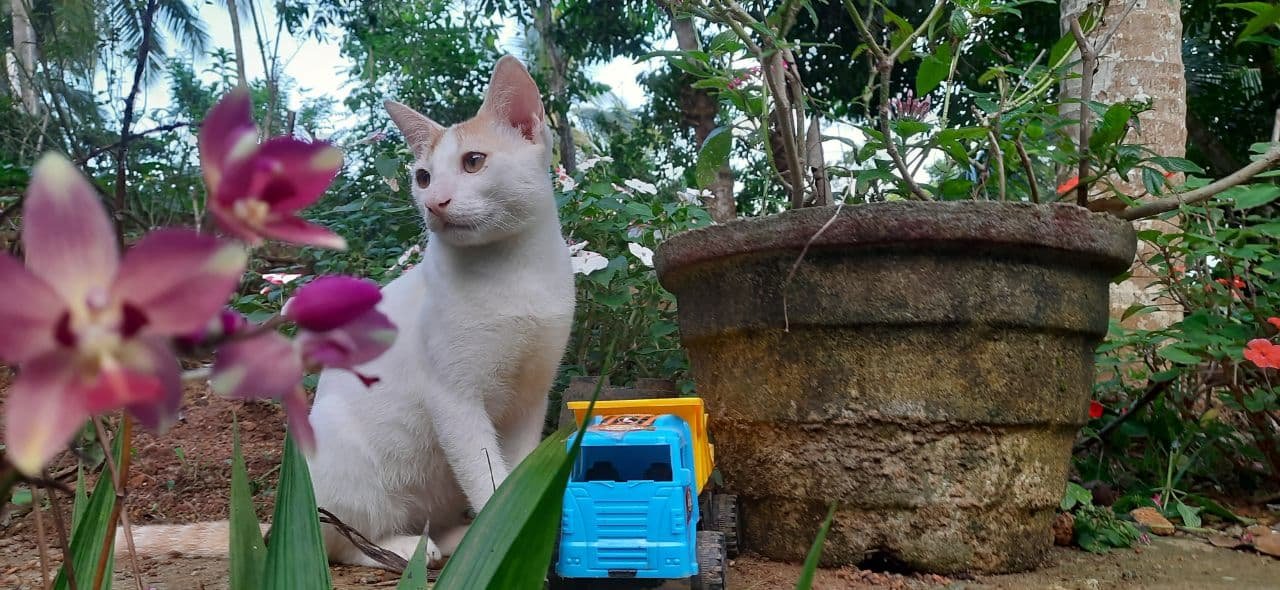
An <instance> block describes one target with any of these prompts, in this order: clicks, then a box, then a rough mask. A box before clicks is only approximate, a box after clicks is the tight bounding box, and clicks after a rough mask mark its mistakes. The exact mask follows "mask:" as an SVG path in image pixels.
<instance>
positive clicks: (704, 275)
mask: <svg viewBox="0 0 1280 590" xmlns="http://www.w3.org/2000/svg"><path fill="white" fill-rule="evenodd" d="M834 213H835V208H834V207H826V208H812V209H801V210H795V211H789V212H786V213H782V214H780V215H774V216H770V217H765V218H759V219H750V220H742V221H736V222H733V223H729V224H725V225H719V226H712V227H707V228H703V229H698V230H694V231H690V232H686V233H684V234H680V235H677V236H674V237H672V238H671V239H669V240H667V241H666V242H665V243H664V244H662V246H661V247H660V248H659V249H658V253H657V270H658V277H659V279H660V280H661V282H662V284H663V285H664V286H665V287H666V288H667V289H669V290H670V291H671V292H673V293H674V294H675V295H676V298H677V300H678V302H679V319H680V331H681V336H682V338H683V341H684V345H685V346H686V347H687V349H688V351H689V355H690V360H691V362H692V365H693V375H694V379H695V381H696V382H697V386H698V391H699V393H700V395H702V396H703V397H704V398H706V399H707V403H708V409H709V412H710V414H711V416H712V423H711V428H712V436H713V438H714V440H715V444H716V463H717V466H718V467H719V469H720V470H721V472H722V474H723V476H724V483H725V485H726V487H728V488H729V489H731V490H732V491H734V492H736V493H738V494H739V496H740V498H741V501H742V505H743V524H744V527H745V531H744V532H745V544H746V546H747V548H748V549H749V550H754V551H757V552H759V553H761V554H763V555H765V556H767V557H769V558H773V559H780V560H793V561H799V560H803V559H804V557H805V554H806V552H807V551H808V549H809V547H810V544H811V543H812V541H813V538H814V535H815V533H816V532H817V530H818V525H819V523H820V522H821V520H822V518H823V516H824V515H825V513H826V510H827V508H828V506H829V505H830V504H831V503H832V502H834V503H836V505H837V506H838V511H837V513H836V521H835V526H834V527H833V528H832V530H831V534H830V535H829V536H828V537H827V542H826V549H825V551H824V552H823V562H824V563H825V564H827V565H847V564H858V563H863V562H866V561H867V560H872V559H885V560H887V561H889V562H896V563H899V564H901V565H903V566H906V567H908V568H911V569H916V570H922V571H930V572H939V573H951V572H1005V571H1017V570H1024V569H1029V568H1032V567H1034V566H1036V565H1037V564H1038V563H1039V562H1040V561H1041V559H1042V558H1043V557H1044V556H1045V554H1046V552H1047V551H1048V549H1049V547H1050V545H1051V542H1052V538H1051V532H1050V523H1051V520H1052V518H1053V512H1054V507H1055V506H1057V505H1058V503H1059V500H1060V499H1061V497H1062V493H1063V490H1064V486H1065V484H1066V479H1067V469H1068V464H1069V460H1070V452H1071V445H1072V441H1073V439H1074V438H1075V436H1076V433H1077V430H1078V429H1079V428H1080V426H1082V425H1083V424H1084V423H1085V421H1086V419H1087V414H1088V405H1089V403H1088V400H1089V392H1090V386H1091V384H1092V382H1093V379H1094V348H1095V347H1096V346H1097V345H1098V343H1099V342H1100V341H1101V339H1102V337H1103V336H1104V335H1105V333H1106V329H1107V317H1108V305H1107V292H1108V291H1107V289H1108V284H1109V282H1110V279H1111V278H1112V277H1114V276H1116V275H1118V274H1119V273H1121V272H1123V271H1125V270H1126V269H1128V268H1129V265H1130V263H1131V261H1132V260H1133V256H1134V249H1135V244H1136V240H1135V236H1134V232H1133V230H1132V229H1131V228H1130V226H1129V224H1128V223H1126V222H1123V221H1120V220H1118V219H1115V218H1113V217H1110V216H1106V215H1102V214H1096V213H1090V212H1088V211H1086V210H1084V209H1082V208H1079V207H1075V206H1069V205H1053V206H1039V205H1029V204H1015V203H997V202H956V203H915V202H912V203H906V202H899V203H878V204H869V205H857V206H846V207H845V208H844V209H843V210H842V211H841V212H840V214H839V215H838V216H837V217H836V219H835V220H834V221H833V222H832V223H831V225H830V226H829V227H828V228H827V229H826V231H825V232H823V233H822V234H821V235H820V236H819V237H817V238H816V239H813V243H812V245H811V247H810V249H809V251H808V253H807V254H806V255H805V257H804V260H803V262H801V263H800V265H799V267H798V269H797V270H796V273H795V276H794V278H793V280H792V281H791V283H790V284H789V285H787V284H785V280H786V277H787V273H788V272H789V270H790V269H791V267H792V265H793V264H794V263H795V261H796V259H797V257H798V255H799V254H800V251H801V249H802V248H803V247H804V245H805V243H806V242H808V241H809V240H810V239H812V238H813V236H814V235H815V234H816V233H817V232H818V230H819V228H821V227H822V226H823V224H825V223H827V221H828V220H830V219H831V218H832V216H833V214H834ZM784 291H785V293H786V306H785V309H784V299H783V294H784Z"/></svg>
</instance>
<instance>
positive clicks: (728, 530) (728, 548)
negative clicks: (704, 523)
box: [709, 494, 742, 559]
mask: <svg viewBox="0 0 1280 590" xmlns="http://www.w3.org/2000/svg"><path fill="white" fill-rule="evenodd" d="M741 520H742V519H741V518H740V512H739V511H738V496H737V495H735V494H714V495H712V496H711V526H710V527H709V528H710V529H711V530H713V531H720V532H722V533H724V546H725V555H728V556H729V559H733V558H736V557H737V556H738V553H739V552H740V551H741V550H742V529H741V528H740V526H739V524H738V523H739V522H740V521H741Z"/></svg>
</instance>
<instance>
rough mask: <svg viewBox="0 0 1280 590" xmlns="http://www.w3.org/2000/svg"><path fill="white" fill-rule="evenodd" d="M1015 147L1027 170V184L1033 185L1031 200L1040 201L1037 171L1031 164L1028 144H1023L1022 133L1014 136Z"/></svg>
mask: <svg viewBox="0 0 1280 590" xmlns="http://www.w3.org/2000/svg"><path fill="white" fill-rule="evenodd" d="M1013 147H1014V148H1016V149H1017V150H1018V158H1019V159H1020V160H1022V168H1023V170H1025V171H1026V172H1027V185H1028V186H1030V187H1031V202H1032V203H1039V202H1040V187H1038V186H1036V172H1035V169H1034V168H1032V166H1031V156H1028V155H1027V148H1026V146H1024V145H1022V133H1021V132H1019V133H1018V136H1017V137H1015V138H1013Z"/></svg>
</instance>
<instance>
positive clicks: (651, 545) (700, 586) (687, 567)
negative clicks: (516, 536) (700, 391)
mask: <svg viewBox="0 0 1280 590" xmlns="http://www.w3.org/2000/svg"><path fill="white" fill-rule="evenodd" d="M587 405H588V404H587V402H570V403H569V409H570V410H572V411H573V413H574V417H575V420H576V422H577V423H578V424H581V423H582V419H583V416H584V415H585V414H586V411H587ZM576 436H577V435H575V436H574V437H571V438H570V439H569V441H568V443H567V445H568V446H567V447H566V448H571V447H572V445H573V441H574V438H576ZM714 460H715V450H714V448H713V447H712V445H711V443H710V442H709V441H708V440H707V415H706V413H705V412H704V411H703V404H702V400H701V399H700V398H666V399H641V400H614V401H602V402H597V403H596V406H595V410H594V412H593V416H592V418H591V421H590V422H589V423H588V424H587V428H586V430H585V432H584V433H583V439H582V448H581V451H580V454H579V455H578V459H577V461H576V462H575V463H574V466H573V472H572V474H571V475H570V477H569V484H568V487H567V488H566V489H565V493H564V510H563V513H562V516H561V522H560V538H559V541H558V543H557V552H556V558H555V560H554V565H553V569H554V571H553V572H551V574H552V575H551V576H550V581H551V588H552V589H553V590H555V589H561V588H598V587H600V583H601V582H602V581H603V580H604V579H613V580H617V579H630V580H635V581H637V582H639V581H654V582H656V581H662V580H687V581H689V582H690V584H691V586H692V588H694V589H695V590H723V589H724V588H726V575H727V573H728V569H727V560H728V559H729V558H731V557H735V556H736V555H737V551H738V547H739V544H740V540H741V536H740V533H739V530H738V502H737V497H736V496H732V495H728V494H719V493H713V492H712V491H711V490H710V489H708V485H707V484H708V483H709V480H710V478H711V471H712V469H713V468H714Z"/></svg>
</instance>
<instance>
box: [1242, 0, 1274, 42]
mask: <svg viewBox="0 0 1280 590" xmlns="http://www.w3.org/2000/svg"><path fill="white" fill-rule="evenodd" d="M1278 23H1280V4H1273V5H1271V6H1270V7H1269V8H1268V10H1266V11H1263V12H1262V13H1260V14H1258V15H1257V16H1255V17H1253V18H1251V19H1249V22H1248V23H1245V25H1244V30H1243V31H1240V36H1239V37H1236V44H1237V45H1239V44H1240V43H1243V42H1245V41H1247V40H1248V39H1249V37H1252V36H1254V35H1257V34H1258V33H1261V32H1262V31H1264V30H1266V29H1267V28H1268V27H1271V26H1274V25H1276V24H1278Z"/></svg>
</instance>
